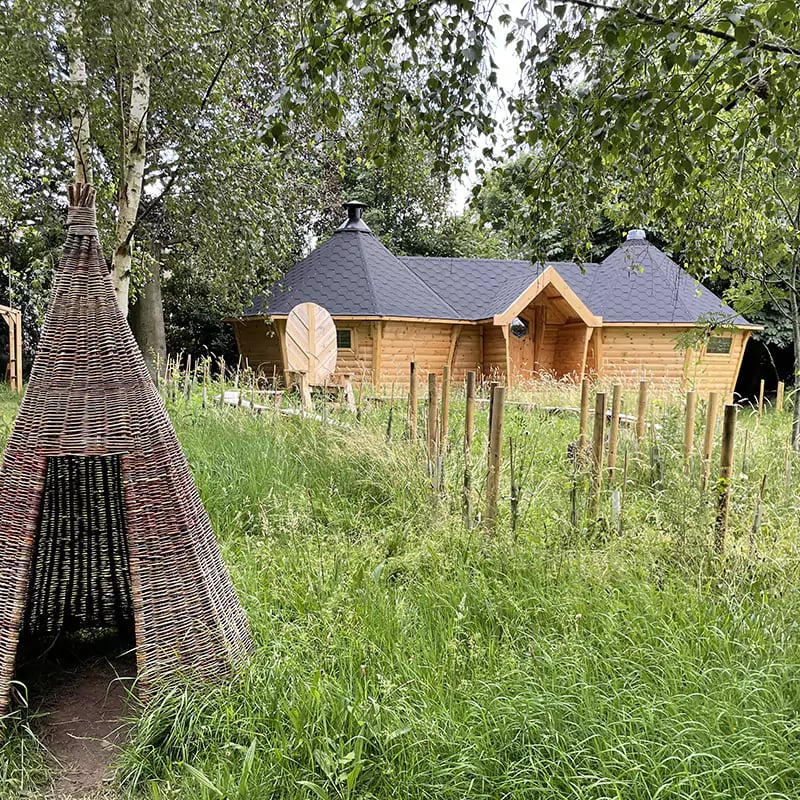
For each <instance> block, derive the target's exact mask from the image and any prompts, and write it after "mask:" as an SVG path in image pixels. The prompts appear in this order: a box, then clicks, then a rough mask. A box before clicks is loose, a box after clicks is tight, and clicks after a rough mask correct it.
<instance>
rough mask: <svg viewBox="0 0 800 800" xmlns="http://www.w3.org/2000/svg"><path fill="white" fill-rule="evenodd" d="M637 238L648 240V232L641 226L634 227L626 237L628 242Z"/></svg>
mask: <svg viewBox="0 0 800 800" xmlns="http://www.w3.org/2000/svg"><path fill="white" fill-rule="evenodd" d="M635 239H644V240H645V241H647V234H646V233H645V232H644V231H643V230H642V229H641V228H634V229H633V230H630V231H628V235H627V236H626V237H625V241H626V242H631V241H634V240H635Z"/></svg>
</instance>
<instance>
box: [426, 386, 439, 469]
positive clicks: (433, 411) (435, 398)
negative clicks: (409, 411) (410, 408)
mask: <svg viewBox="0 0 800 800" xmlns="http://www.w3.org/2000/svg"><path fill="white" fill-rule="evenodd" d="M438 460H439V382H438V379H437V377H436V373H435V372H429V373H428V461H429V462H430V466H431V475H433V474H434V473H433V471H434V469H435V467H436V462H437V461H438Z"/></svg>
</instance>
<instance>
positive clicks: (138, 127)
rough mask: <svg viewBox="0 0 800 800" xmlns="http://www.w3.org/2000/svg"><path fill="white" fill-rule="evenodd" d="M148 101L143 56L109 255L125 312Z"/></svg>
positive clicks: (135, 84)
mask: <svg viewBox="0 0 800 800" xmlns="http://www.w3.org/2000/svg"><path fill="white" fill-rule="evenodd" d="M149 104H150V72H149V69H148V67H147V65H146V64H145V63H144V59H142V60H140V61H139V63H138V64H137V65H136V68H135V69H134V72H133V80H132V82H131V99H130V106H129V112H128V119H127V121H126V125H125V133H126V137H125V139H126V141H125V147H124V148H123V152H124V155H125V163H124V164H123V169H122V184H121V186H120V188H119V197H118V198H117V201H118V207H117V209H118V210H117V229H116V238H115V245H114V255H113V259H112V278H113V281H114V292H115V293H116V296H117V305H118V306H119V308H120V310H121V311H122V313H123V314H125V315H126V316H127V314H128V295H129V293H130V283H131V256H132V252H133V228H134V225H135V224H136V215H137V214H138V212H139V203H140V201H141V197H142V179H143V177H144V165H145V156H146V154H147V111H148V106H149Z"/></svg>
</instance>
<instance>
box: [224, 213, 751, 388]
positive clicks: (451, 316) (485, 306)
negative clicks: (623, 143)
mask: <svg viewBox="0 0 800 800" xmlns="http://www.w3.org/2000/svg"><path fill="white" fill-rule="evenodd" d="M346 208H347V212H348V217H347V220H346V221H345V222H344V223H343V224H342V225H341V226H340V227H339V228H338V229H337V230H336V231H335V232H334V234H333V236H331V237H330V239H328V240H327V241H326V242H324V243H323V244H322V245H320V246H319V247H318V248H317V249H316V250H314V251H313V252H312V253H311V254H310V255H309V256H307V257H306V258H304V259H303V260H302V261H300V262H299V263H298V264H296V265H295V266H294V267H293V268H292V269H290V270H289V271H288V272H287V273H286V275H285V276H284V277H283V279H282V280H281V281H280V282H279V283H278V284H276V285H275V286H273V287H272V288H271V289H270V290H269V292H267V293H265V294H263V295H259V296H257V297H256V298H255V299H254V301H253V303H252V305H251V306H250V307H249V308H247V309H246V310H245V311H244V312H243V313H242V314H241V316H239V317H237V318H235V319H231V320H230V321H231V322H232V324H233V326H234V330H235V333H236V340H237V343H238V346H239V352H240V353H241V355H242V357H243V358H244V359H245V360H246V361H247V363H248V364H249V366H250V367H252V368H253V369H255V370H257V371H259V372H261V373H263V374H266V375H271V374H278V375H283V373H284V369H285V363H286V359H285V342H284V335H285V325H286V317H287V315H288V314H289V312H290V311H291V309H292V308H293V307H294V306H295V305H297V304H298V303H303V302H309V301H311V302H315V303H318V304H319V305H321V306H323V307H325V308H326V309H327V310H328V311H329V312H330V314H331V316H332V317H333V319H334V322H335V323H336V329H337V343H338V362H337V373H352V374H353V375H354V376H355V379H356V380H360V379H362V378H363V379H364V380H365V381H366V382H368V383H371V384H373V385H375V386H388V385H390V384H398V385H403V384H407V382H408V373H409V362H411V361H415V362H416V364H417V369H418V373H419V374H424V373H426V372H440V371H441V369H442V367H443V366H445V365H447V366H449V367H450V374H451V375H452V377H453V380H455V381H461V380H462V379H463V378H464V376H465V374H466V372H467V371H468V370H476V371H477V372H478V373H480V374H481V375H483V376H484V377H485V378H496V379H499V380H506V381H507V382H508V383H510V384H514V383H517V384H519V383H524V382H527V381H531V380H533V379H536V378H537V377H540V376H541V375H543V374H545V373H546V374H548V375H550V376H553V377H555V378H557V379H575V380H580V379H581V378H582V377H583V376H585V375H596V376H600V377H604V378H613V379H621V380H623V381H624V382H626V383H628V382H633V381H635V380H639V379H640V378H645V377H646V378H649V379H655V380H659V379H665V380H666V381H669V382H675V383H679V384H682V385H684V386H690V387H694V388H697V389H700V390H704V391H710V390H719V391H723V392H731V391H733V388H734V386H735V384H736V378H737V375H738V373H739V367H740V365H741V361H742V356H743V354H744V348H745V344H746V342H747V339H748V337H749V336H750V334H751V332H752V331H753V330H757V329H758V326H756V325H752V324H750V323H749V322H748V321H747V320H746V319H744V318H743V317H741V316H738V315H737V314H736V313H735V312H734V311H733V310H732V309H730V308H729V307H728V306H726V305H725V304H724V303H723V302H722V301H721V300H720V299H719V298H718V297H717V296H716V295H714V294H713V293H712V292H710V291H709V290H708V289H706V288H705V287H703V286H702V285H701V284H699V283H698V282H697V281H696V280H694V279H693V278H691V277H690V276H689V275H688V274H687V273H686V272H685V271H683V270H682V269H681V268H680V267H679V266H678V265H677V264H676V263H675V262H674V261H672V260H671V259H670V258H669V257H668V256H667V255H666V254H665V253H663V252H661V251H660V250H659V249H658V248H656V247H655V246H654V245H653V244H651V243H650V242H648V241H647V239H646V238H645V236H644V232H643V231H631V232H630V233H629V234H628V238H627V239H626V241H625V242H623V244H622V245H621V246H620V247H619V248H618V249H617V250H615V251H614V252H613V253H612V254H611V255H610V256H609V257H608V258H606V259H605V260H604V261H603V262H602V263H600V264H584V265H578V264H573V263H567V262H558V263H545V264H532V263H530V262H527V261H499V260H490V259H474V258H422V257H397V256H395V255H394V254H392V253H391V252H389V250H387V248H385V247H384V246H383V245H382V244H381V243H380V242H379V241H378V239H377V238H376V237H375V236H374V234H373V233H372V232H371V231H370V229H369V227H368V226H367V225H366V223H365V222H364V221H363V219H362V218H361V214H362V209H363V205H362V204H360V203H348V204H346ZM709 323H714V325H715V328H714V330H715V332H714V333H713V335H711V336H706V337H705V339H704V343H703V345H702V346H694V347H691V348H687V347H686V346H685V341H684V340H682V338H681V335H682V334H686V333H688V332H692V331H693V330H698V329H699V328H700V327H701V326H702V328H703V330H706V329H707V327H708V324H709ZM684 339H685V337H684Z"/></svg>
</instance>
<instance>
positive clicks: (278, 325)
mask: <svg viewBox="0 0 800 800" xmlns="http://www.w3.org/2000/svg"><path fill="white" fill-rule="evenodd" d="M272 324H273V325H274V327H275V333H277V335H278V343H279V344H280V346H281V361H283V383H284V385H285V386H286V387H289V386H290V385H291V375H290V374H289V359H288V357H287V355H286V320H285V319H276V320H273V323H272Z"/></svg>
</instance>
